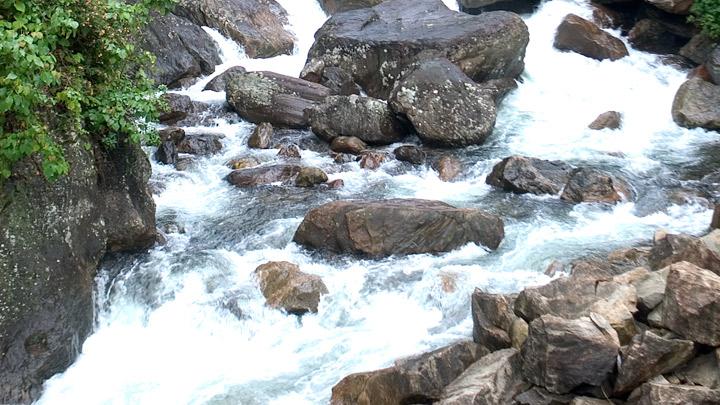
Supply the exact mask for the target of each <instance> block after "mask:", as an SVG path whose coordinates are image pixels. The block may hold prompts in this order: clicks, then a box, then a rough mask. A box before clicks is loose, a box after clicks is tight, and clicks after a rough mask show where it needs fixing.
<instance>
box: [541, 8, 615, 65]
mask: <svg viewBox="0 0 720 405" xmlns="http://www.w3.org/2000/svg"><path fill="white" fill-rule="evenodd" d="M554 46H555V48H557V49H560V50H562V51H573V52H576V53H579V54H580V55H583V56H587V57H588V58H593V59H597V60H604V59H610V60H617V59H620V58H623V57H625V56H627V55H628V50H627V48H626V47H625V44H624V43H623V42H622V41H621V40H619V39H618V38H615V37H613V36H612V35H610V34H608V33H607V32H605V31H603V30H601V29H600V27H598V26H597V25H595V23H593V22H592V21H588V20H586V19H584V18H582V17H579V16H577V15H575V14H568V15H567V16H565V18H564V19H563V21H562V23H560V26H559V27H558V29H557V32H556V34H555V42H554Z"/></svg>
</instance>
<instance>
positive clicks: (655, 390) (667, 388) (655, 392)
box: [635, 383, 720, 405]
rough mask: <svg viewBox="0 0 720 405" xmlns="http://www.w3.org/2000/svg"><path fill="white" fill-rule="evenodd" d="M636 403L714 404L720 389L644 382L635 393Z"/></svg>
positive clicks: (718, 399)
mask: <svg viewBox="0 0 720 405" xmlns="http://www.w3.org/2000/svg"><path fill="white" fill-rule="evenodd" d="M637 395H638V397H637V402H635V403H636V404H637V405H659V404H662V405H687V404H693V405H716V404H719V403H720V390H711V389H709V388H705V387H694V386H690V385H675V384H657V383H647V384H644V385H643V386H642V387H640V389H639V390H638V393H637Z"/></svg>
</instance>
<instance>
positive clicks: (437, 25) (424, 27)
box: [302, 0, 529, 99]
mask: <svg viewBox="0 0 720 405" xmlns="http://www.w3.org/2000/svg"><path fill="white" fill-rule="evenodd" d="M315 39H316V40H315V44H314V45H313V47H312V48H311V49H310V53H309V55H308V63H307V64H306V65H305V69H304V70H303V74H302V77H306V78H319V77H320V76H321V75H322V70H323V69H327V68H329V67H338V68H340V69H342V70H344V71H345V72H348V73H350V74H352V76H353V79H354V81H355V83H357V84H359V85H360V86H361V87H362V88H363V89H364V90H365V92H366V93H367V94H368V95H369V96H371V97H376V98H381V99H385V98H387V96H388V94H389V93H390V90H391V89H392V88H393V84H394V82H395V80H397V79H398V78H399V77H400V75H401V74H402V72H403V71H404V70H405V69H406V68H407V67H408V66H410V65H411V64H413V63H415V62H417V61H418V60H419V59H430V58H437V57H445V58H447V59H449V60H450V61H451V62H453V63H455V64H457V65H458V66H461V68H462V69H463V71H464V72H465V74H467V75H468V76H469V77H471V78H472V79H473V80H475V81H477V82H483V81H486V80H489V79H496V78H503V77H517V76H518V75H519V74H520V73H522V71H523V68H524V64H523V58H524V55H525V47H526V46H527V43H528V40H529V36H528V31H527V26H526V25H525V23H524V22H523V21H522V19H521V18H520V17H518V16H517V15H515V14H512V13H508V12H503V11H496V12H488V13H483V14H481V15H479V16H472V15H468V14H464V13H459V12H454V11H451V10H449V9H448V8H447V6H445V4H443V2H442V1H441V0H416V1H412V2H407V1H404V0H386V1H384V2H383V3H382V4H380V5H377V6H375V7H372V8H365V9H361V10H356V11H353V12H351V13H341V14H337V15H334V16H333V17H332V18H330V19H329V20H328V21H327V22H326V23H325V24H324V25H323V26H322V27H321V28H320V30H318V32H317V33H316V35H315Z"/></svg>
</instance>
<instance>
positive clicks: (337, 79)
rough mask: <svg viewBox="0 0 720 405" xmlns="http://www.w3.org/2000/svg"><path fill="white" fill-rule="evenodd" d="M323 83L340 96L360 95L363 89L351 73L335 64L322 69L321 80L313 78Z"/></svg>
mask: <svg viewBox="0 0 720 405" xmlns="http://www.w3.org/2000/svg"><path fill="white" fill-rule="evenodd" d="M311 81H314V82H317V83H320V84H322V85H323V86H325V87H327V88H329V89H330V90H332V92H333V94H337V95H339V96H350V95H353V94H355V95H360V93H362V89H361V88H360V86H358V85H357V83H355V81H354V80H353V77H352V75H351V74H350V73H348V72H346V71H344V70H342V69H340V68H338V67H334V66H330V67H328V68H327V69H322V74H321V75H320V77H319V80H311Z"/></svg>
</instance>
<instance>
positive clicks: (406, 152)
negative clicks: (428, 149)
mask: <svg viewBox="0 0 720 405" xmlns="http://www.w3.org/2000/svg"><path fill="white" fill-rule="evenodd" d="M393 154H394V155H395V159H397V160H399V161H401V162H408V163H412V164H414V165H421V164H423V163H425V159H427V154H426V153H425V151H423V150H422V149H420V148H418V147H417V146H414V145H403V146H400V147H398V148H396V149H395V150H394V151H393Z"/></svg>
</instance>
